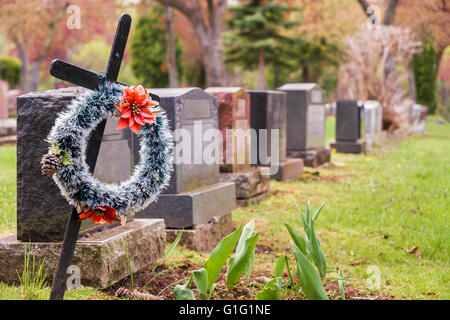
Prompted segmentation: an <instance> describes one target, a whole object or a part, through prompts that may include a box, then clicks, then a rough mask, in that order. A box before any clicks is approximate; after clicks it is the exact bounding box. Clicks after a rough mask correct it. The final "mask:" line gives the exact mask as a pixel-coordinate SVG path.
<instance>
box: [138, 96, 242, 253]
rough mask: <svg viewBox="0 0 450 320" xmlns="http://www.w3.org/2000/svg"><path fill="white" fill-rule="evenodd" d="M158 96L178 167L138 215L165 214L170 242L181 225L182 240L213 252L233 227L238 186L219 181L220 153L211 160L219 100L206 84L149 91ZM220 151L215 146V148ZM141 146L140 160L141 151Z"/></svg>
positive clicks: (193, 247) (158, 215) (155, 216)
mask: <svg viewBox="0 0 450 320" xmlns="http://www.w3.org/2000/svg"><path fill="white" fill-rule="evenodd" d="M149 91H150V92H152V93H154V94H156V95H158V96H159V97H160V100H161V105H162V106H164V110H165V111H166V114H167V118H168V119H169V124H170V128H171V130H172V131H173V132H174V135H175V139H174V140H175V141H176V147H175V165H174V172H173V173H172V176H171V179H170V182H169V186H168V187H167V188H166V189H165V190H164V191H163V192H162V193H161V194H160V195H159V196H158V200H157V201H156V202H153V203H151V204H150V206H148V207H147V208H146V209H145V210H143V211H141V212H139V213H138V214H137V215H136V216H137V217H146V218H164V221H165V223H166V227H167V228H168V233H167V235H168V241H170V239H172V238H174V237H175V235H176V234H177V233H178V230H179V229H186V230H184V231H183V237H182V240H181V242H180V243H182V244H184V245H185V246H187V247H190V248H192V249H195V250H200V251H207V250H211V249H212V248H213V247H214V246H215V245H216V244H217V243H218V242H219V241H220V240H221V239H222V238H223V237H224V236H225V235H227V234H228V233H230V232H231V231H232V230H233V224H232V221H231V211H232V210H233V209H234V208H235V207H236V198H235V196H234V194H235V192H236V191H235V184H234V183H232V182H220V181H219V165H218V163H217V162H216V160H217V159H218V154H215V153H214V154H212V159H209V160H214V161H208V159H206V158H207V157H208V156H211V154H209V152H208V150H207V148H209V146H214V143H215V142H216V141H214V139H211V137H208V133H212V134H214V132H217V129H218V118H217V100H216V99H215V98H214V97H213V96H211V95H209V94H207V93H206V92H205V91H204V90H202V89H200V88H175V89H149ZM214 150H215V149H214V148H213V151H214ZM137 151H138V150H135V156H136V158H138V157H139V154H138V152H137Z"/></svg>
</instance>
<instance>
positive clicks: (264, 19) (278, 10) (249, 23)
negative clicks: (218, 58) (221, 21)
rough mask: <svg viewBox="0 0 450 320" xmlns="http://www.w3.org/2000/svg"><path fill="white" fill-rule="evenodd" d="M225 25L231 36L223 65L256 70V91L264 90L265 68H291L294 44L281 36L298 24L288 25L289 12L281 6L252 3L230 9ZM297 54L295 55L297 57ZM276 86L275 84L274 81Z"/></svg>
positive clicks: (277, 69) (271, 3) (288, 38)
mask: <svg viewBox="0 0 450 320" xmlns="http://www.w3.org/2000/svg"><path fill="white" fill-rule="evenodd" d="M230 11H231V17H230V19H229V22H228V26H229V29H230V30H231V32H230V33H228V34H227V37H226V41H225V43H226V50H225V53H226V62H227V63H230V64H238V65H243V66H246V67H248V68H252V67H255V66H256V65H258V66H259V80H258V88H259V89H265V88H266V83H265V66H266V65H272V66H274V68H275V70H274V72H276V73H278V72H279V69H280V68H283V67H285V68H289V67H292V65H291V63H290V61H292V58H294V57H295V54H296V52H295V51H294V50H293V48H294V47H293V45H294V40H293V39H292V38H290V37H287V36H285V35H283V32H284V31H285V30H286V29H289V28H292V27H293V26H296V25H298V24H299V22H298V21H287V19H288V14H289V12H290V11H291V10H290V9H289V7H288V6H286V5H284V4H276V3H275V2H274V1H270V2H264V1H262V0H252V1H250V2H248V3H246V4H242V5H237V6H232V7H230ZM297 54H298V53H297ZM275 82H278V81H277V80H276V79H275Z"/></svg>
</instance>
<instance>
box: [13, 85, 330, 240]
mask: <svg viewBox="0 0 450 320" xmlns="http://www.w3.org/2000/svg"><path fill="white" fill-rule="evenodd" d="M84 90H85V89H81V88H67V89H59V90H50V91H46V92H41V93H29V94H26V95H24V96H21V97H19V98H18V145H17V148H18V149H17V154H18V173H17V174H18V182H17V184H18V196H17V203H18V208H17V213H18V214H17V229H18V230H17V231H18V232H17V234H18V239H19V240H24V241H28V240H32V241H59V240H61V239H62V236H63V233H64V226H65V223H66V219H67V216H66V214H65V213H67V212H69V209H70V207H69V205H68V204H67V202H66V201H65V200H64V199H63V197H62V196H61V195H60V193H59V190H58V189H57V187H56V186H55V185H54V184H53V183H49V182H48V180H47V179H46V178H44V177H42V176H41V175H40V170H39V160H40V158H41V156H42V154H44V153H45V152H46V150H47V147H48V145H47V143H46V142H45V141H44V140H43V139H45V137H46V136H47V134H48V132H49V130H50V128H51V127H52V125H53V123H54V120H55V118H56V116H57V114H58V113H59V112H60V111H62V110H64V109H65V108H66V106H67V104H68V103H69V102H70V101H71V100H72V99H75V98H76V97H77V96H79V95H80V94H81V93H82V92H83V91H84ZM149 91H150V92H151V93H152V94H155V95H157V96H159V97H160V104H161V106H162V107H163V108H164V109H165V111H166V113H167V116H168V119H169V123H170V126H171V129H172V130H176V129H184V130H186V131H187V132H189V133H191V136H192V137H194V139H192V141H191V144H192V154H193V157H195V154H198V153H201V154H203V151H204V148H205V147H206V146H207V144H208V142H207V141H202V143H201V144H200V145H198V141H195V140H196V135H198V134H199V132H196V130H198V128H196V125H198V123H199V122H200V123H201V128H200V130H201V131H200V135H201V137H202V136H203V133H205V132H206V131H207V130H209V129H220V130H223V131H225V130H226V129H238V128H240V129H244V130H245V129H248V128H252V129H255V130H256V131H259V130H261V129H267V131H268V132H270V131H271V130H278V131H279V150H278V152H279V155H278V157H277V158H278V159H279V161H280V163H283V162H284V161H286V159H287V154H289V153H298V154H297V156H300V153H302V152H306V151H307V150H309V149H314V148H324V144H325V107H324V105H323V92H322V90H321V89H320V88H319V87H318V86H317V85H315V84H289V85H285V86H283V87H281V88H280V90H277V91H274V90H264V91H253V90H250V91H245V90H244V89H242V88H209V89H207V90H206V91H205V90H202V89H199V88H183V89H181V88H178V89H149ZM208 92H209V93H210V94H208ZM214 96H215V97H214ZM218 101H219V105H218ZM115 121H116V120H114V119H108V121H107V125H106V129H105V132H104V137H103V140H102V144H101V147H100V153H99V158H98V161H97V166H96V168H95V172H94V175H95V176H96V177H97V178H99V179H100V180H102V181H104V182H117V181H120V180H122V179H125V178H127V177H128V176H129V175H130V174H131V173H132V170H133V167H134V165H135V164H137V163H138V161H139V152H138V151H139V146H138V142H137V140H136V138H135V136H134V135H133V134H132V133H131V131H130V130H121V131H117V130H115V124H116V122H115ZM224 136H226V135H224ZM269 136H270V134H269ZM201 137H200V138H201ZM224 142H225V141H224ZM246 143H248V144H250V140H246ZM251 143H253V141H252V142H251ZM271 143H273V141H271V140H270V139H268V141H267V144H268V145H267V146H266V147H267V148H266V150H271V146H270V144H271ZM235 146H236V147H242V146H240V145H236V144H235ZM244 147H245V149H246V150H251V149H252V148H251V147H250V146H249V145H245V146H244ZM258 151H259V150H258ZM178 156H179V154H176V157H178ZM224 156H226V151H225V152H224ZM257 158H258V157H257ZM296 161H300V162H301V161H302V160H301V159H297V160H296ZM175 162H176V164H175V169H174V172H173V174H172V178H171V181H170V183H169V186H168V188H167V189H165V190H164V191H163V193H162V194H161V195H160V196H159V199H158V201H157V202H155V203H153V204H151V205H150V207H148V208H147V209H146V210H144V211H143V212H141V213H139V214H137V216H138V217H148V218H164V220H165V223H166V227H167V228H189V227H193V226H195V225H201V224H204V223H207V222H208V221H209V220H210V219H211V218H212V217H213V216H216V217H217V216H218V217H220V216H223V215H226V214H229V213H230V212H231V211H232V210H233V209H234V208H235V206H236V198H235V194H236V192H235V184H234V183H232V182H221V181H220V174H219V172H220V170H219V165H218V164H215V163H212V164H211V163H204V162H200V163H199V162H193V163H190V164H186V163H179V161H177V159H176V160H175ZM301 163H302V162H301ZM255 165H256V166H258V165H266V166H268V165H273V164H271V163H260V162H257V163H256V164H255ZM302 166H303V165H302ZM302 166H301V168H302ZM246 168H247V169H248V168H250V166H249V164H248V162H245V164H244V165H241V166H234V167H233V166H232V168H231V171H239V170H244V171H245V169H246ZM222 170H223V171H229V170H230V167H229V166H228V165H226V164H225V165H223V166H222ZM298 173H301V172H298ZM89 227H90V226H88V225H86V226H85V227H82V229H88V228H89Z"/></svg>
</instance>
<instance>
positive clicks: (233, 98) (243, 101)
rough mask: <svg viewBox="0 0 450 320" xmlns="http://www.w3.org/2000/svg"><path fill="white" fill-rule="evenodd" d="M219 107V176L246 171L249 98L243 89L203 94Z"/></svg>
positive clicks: (248, 142) (217, 90)
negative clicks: (213, 99) (209, 95)
mask: <svg viewBox="0 0 450 320" xmlns="http://www.w3.org/2000/svg"><path fill="white" fill-rule="evenodd" d="M205 91H206V92H207V93H209V94H211V95H213V96H215V97H216V98H217V103H218V117H219V130H220V132H221V133H222V138H223V150H222V162H223V164H221V165H220V171H221V172H239V171H247V170H248V169H249V167H250V136H249V129H250V97H249V95H248V94H247V93H246V92H245V90H244V89H243V88H242V87H210V88H207V89H206V90H205Z"/></svg>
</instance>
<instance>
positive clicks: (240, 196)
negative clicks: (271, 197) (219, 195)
mask: <svg viewBox="0 0 450 320" xmlns="http://www.w3.org/2000/svg"><path fill="white" fill-rule="evenodd" d="M220 181H223V182H228V181H232V182H234V183H235V184H236V203H237V205H239V206H247V205H249V204H250V203H255V202H259V201H261V200H262V199H264V198H265V197H266V196H267V195H268V194H269V192H270V176H269V169H268V168H264V167H259V168H254V167H252V168H249V169H248V170H246V171H242V172H235V173H221V174H220Z"/></svg>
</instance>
